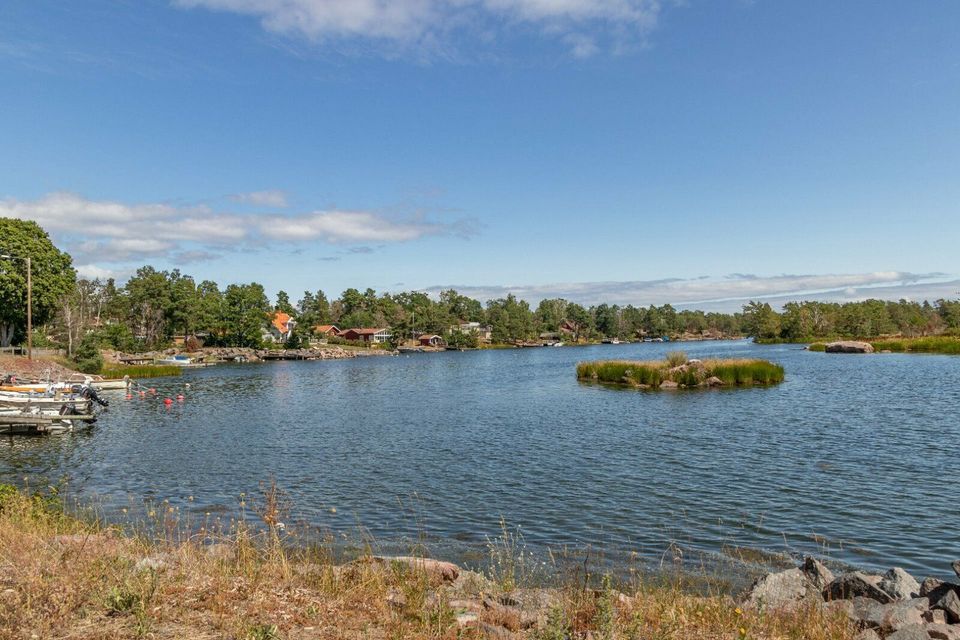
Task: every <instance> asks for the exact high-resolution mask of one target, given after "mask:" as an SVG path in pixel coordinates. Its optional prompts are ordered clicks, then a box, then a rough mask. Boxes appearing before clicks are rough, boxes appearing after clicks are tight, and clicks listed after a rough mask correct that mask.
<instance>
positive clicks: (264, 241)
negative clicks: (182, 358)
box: [0, 192, 474, 273]
mask: <svg viewBox="0 0 960 640" xmlns="http://www.w3.org/2000/svg"><path fill="white" fill-rule="evenodd" d="M261 193H272V192H261ZM0 217H7V218H21V219H24V220H33V221H35V222H37V223H38V224H40V225H41V226H42V227H43V228H44V229H46V230H47V231H48V232H50V233H51V234H52V235H53V236H54V237H56V238H57V239H58V240H59V241H61V242H62V243H63V244H64V247H65V248H66V249H67V251H69V252H70V253H71V254H73V256H74V259H75V260H76V261H77V262H78V263H79V264H81V265H84V266H85V267H86V268H87V269H88V271H87V273H94V272H95V270H96V269H97V268H100V269H102V268H103V267H102V265H103V264H104V263H107V264H109V263H122V262H126V261H130V260H143V259H147V258H153V257H159V256H163V257H166V258H168V259H170V260H171V261H172V262H176V263H189V262H200V261H204V260H210V259H213V258H216V257H217V256H218V255H220V254H221V253H222V252H224V251H231V250H236V249H246V248H252V247H262V246H265V245H270V244H277V243H283V244H297V243H300V244H303V243H312V242H313V243H316V242H320V243H326V244H332V245H364V244H369V243H380V244H390V243H403V242H413V241H416V240H419V239H422V238H426V237H431V236H458V237H461V238H467V237H470V236H471V235H473V233H474V230H473V225H472V223H471V222H470V221H469V220H458V221H453V222H440V221H433V220H428V219H426V218H424V217H423V216H416V217H413V218H408V219H395V218H388V217H386V216H383V215H380V214H377V213H373V212H370V211H341V210H333V211H309V212H305V213H296V214H290V215H281V214H277V213H270V214H266V215H247V214H237V213H230V212H222V211H216V210H214V209H212V208H210V207H208V206H173V205H168V204H125V203H121V202H114V201H106V200H88V199H86V198H84V197H82V196H80V195H77V194H75V193H65V192H58V193H51V194H48V195H46V196H44V197H42V198H40V199H38V200H32V201H23V200H16V199H7V200H0ZM85 263H91V264H88V265H85ZM93 263H95V264H96V265H100V266H99V267H95V266H93Z"/></svg>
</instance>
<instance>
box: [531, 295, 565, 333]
mask: <svg viewBox="0 0 960 640" xmlns="http://www.w3.org/2000/svg"><path fill="white" fill-rule="evenodd" d="M567 304H568V303H567V301H566V300H564V299H563V298H545V299H543V300H541V301H540V304H538V305H537V310H536V312H535V314H534V315H535V317H536V322H537V327H538V329H539V330H540V331H545V332H551V333H552V332H556V331H557V330H558V329H559V328H560V323H562V322H563V321H564V320H565V319H566V317H567Z"/></svg>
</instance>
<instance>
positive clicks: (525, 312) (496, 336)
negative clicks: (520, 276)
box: [487, 293, 534, 343]
mask: <svg viewBox="0 0 960 640" xmlns="http://www.w3.org/2000/svg"><path fill="white" fill-rule="evenodd" d="M487 323H488V324H489V325H490V327H491V329H492V334H493V341H494V342H501V343H506V342H513V341H516V340H529V339H530V338H532V337H533V335H534V322H533V313H532V312H531V311H530V305H529V304H528V303H527V302H526V301H525V300H517V297H516V296H514V295H513V294H512V293H511V294H508V295H507V297H506V298H499V299H497V300H491V301H490V302H488V303H487Z"/></svg>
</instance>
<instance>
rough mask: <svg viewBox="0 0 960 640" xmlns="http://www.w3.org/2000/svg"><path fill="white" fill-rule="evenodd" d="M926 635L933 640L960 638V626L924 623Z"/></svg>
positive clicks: (958, 639) (959, 639)
mask: <svg viewBox="0 0 960 640" xmlns="http://www.w3.org/2000/svg"><path fill="white" fill-rule="evenodd" d="M923 628H924V629H925V630H926V632H927V636H928V637H930V638H933V639H934V640H960V627H958V626H957V625H952V624H950V625H948V624H926V625H924V626H923Z"/></svg>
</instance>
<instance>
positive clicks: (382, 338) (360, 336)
mask: <svg viewBox="0 0 960 640" xmlns="http://www.w3.org/2000/svg"><path fill="white" fill-rule="evenodd" d="M340 337H341V338H343V339H344V340H350V341H353V342H370V343H373V344H380V343H381V342H389V341H390V338H392V337H393V335H392V334H391V333H390V330H389V329H347V330H346V331H343V332H341V333H340Z"/></svg>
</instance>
